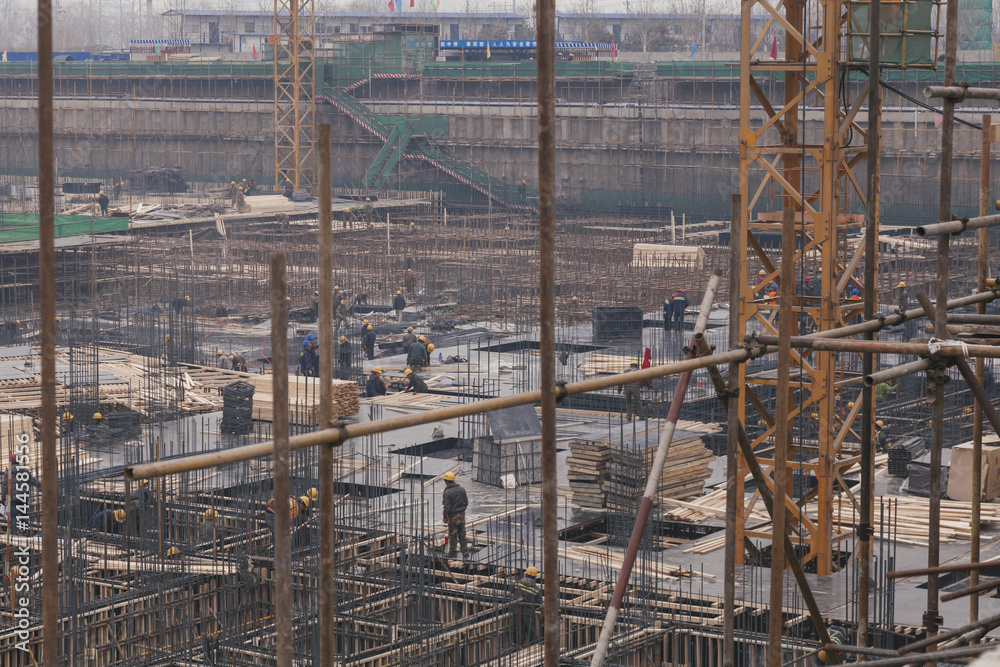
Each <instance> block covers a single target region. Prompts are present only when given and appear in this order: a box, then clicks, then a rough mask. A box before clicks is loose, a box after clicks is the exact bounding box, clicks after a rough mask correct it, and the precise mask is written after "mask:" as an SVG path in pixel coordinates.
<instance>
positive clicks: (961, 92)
mask: <svg viewBox="0 0 1000 667" xmlns="http://www.w3.org/2000/svg"><path fill="white" fill-rule="evenodd" d="M924 97H929V98H938V99H942V100H956V101H961V100H1000V89H998V88H969V87H966V86H927V87H926V88H924Z"/></svg>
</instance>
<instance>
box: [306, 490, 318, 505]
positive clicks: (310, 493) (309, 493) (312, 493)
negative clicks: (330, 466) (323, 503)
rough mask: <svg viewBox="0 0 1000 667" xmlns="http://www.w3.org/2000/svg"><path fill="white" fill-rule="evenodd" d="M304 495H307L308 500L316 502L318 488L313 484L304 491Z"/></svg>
mask: <svg viewBox="0 0 1000 667" xmlns="http://www.w3.org/2000/svg"><path fill="white" fill-rule="evenodd" d="M306 495H307V496H309V500H311V501H313V502H316V501H317V500H319V489H317V488H316V487H315V486H314V487H313V488H311V489H309V490H308V491H306Z"/></svg>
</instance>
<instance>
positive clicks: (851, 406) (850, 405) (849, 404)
mask: <svg viewBox="0 0 1000 667" xmlns="http://www.w3.org/2000/svg"><path fill="white" fill-rule="evenodd" d="M853 407H854V401H850V402H849V403H848V404H847V409H848V410H850V409H851V408H853Z"/></svg>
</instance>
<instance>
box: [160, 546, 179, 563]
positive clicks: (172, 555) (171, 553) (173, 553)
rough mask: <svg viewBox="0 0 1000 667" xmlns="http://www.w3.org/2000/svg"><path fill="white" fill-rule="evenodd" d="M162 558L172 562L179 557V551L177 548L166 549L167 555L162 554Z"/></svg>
mask: <svg viewBox="0 0 1000 667" xmlns="http://www.w3.org/2000/svg"><path fill="white" fill-rule="evenodd" d="M163 557H164V558H166V559H168V560H174V559H177V558H180V557H181V550H180V549H178V548H177V547H170V548H169V549H167V553H165V554H164V556H163Z"/></svg>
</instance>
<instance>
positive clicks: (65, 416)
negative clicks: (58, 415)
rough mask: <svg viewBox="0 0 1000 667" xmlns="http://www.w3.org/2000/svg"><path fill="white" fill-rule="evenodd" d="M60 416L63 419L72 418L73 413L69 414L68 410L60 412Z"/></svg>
mask: <svg viewBox="0 0 1000 667" xmlns="http://www.w3.org/2000/svg"><path fill="white" fill-rule="evenodd" d="M62 418H63V419H72V418H73V415H71V414H70V413H68V412H64V413H62Z"/></svg>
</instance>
